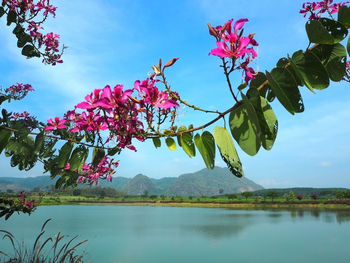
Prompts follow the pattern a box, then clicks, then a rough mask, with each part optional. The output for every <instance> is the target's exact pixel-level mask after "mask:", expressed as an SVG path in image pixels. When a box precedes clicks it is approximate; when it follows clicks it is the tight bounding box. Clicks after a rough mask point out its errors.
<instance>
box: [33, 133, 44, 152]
mask: <svg viewBox="0 0 350 263" xmlns="http://www.w3.org/2000/svg"><path fill="white" fill-rule="evenodd" d="M44 141H45V136H44V133H43V132H41V133H39V134H38V135H37V136H36V137H35V143H34V151H33V153H34V154H36V153H38V152H39V151H40V149H41V147H42V146H43V144H44Z"/></svg>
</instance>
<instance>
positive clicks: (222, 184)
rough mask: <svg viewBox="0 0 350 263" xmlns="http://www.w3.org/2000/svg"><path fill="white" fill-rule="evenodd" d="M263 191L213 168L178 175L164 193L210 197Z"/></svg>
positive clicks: (257, 186) (226, 172) (229, 173)
mask: <svg viewBox="0 0 350 263" xmlns="http://www.w3.org/2000/svg"><path fill="white" fill-rule="evenodd" d="M220 189H222V190H223V192H222V194H225V193H238V192H245V191H255V190H259V189H263V187H262V186H261V185H258V184H256V183H254V182H253V181H251V180H249V179H247V178H245V177H243V178H237V177H235V176H233V175H232V173H231V172H230V171H229V170H228V169H227V168H220V167H215V168H214V169H213V170H209V169H203V170H200V171H198V172H195V173H191V174H184V175H180V176H179V177H178V179H177V180H176V181H175V182H174V183H173V184H172V185H171V186H170V187H169V188H168V189H167V190H166V191H165V194H166V195H169V196H176V195H180V196H212V195H218V194H220Z"/></svg>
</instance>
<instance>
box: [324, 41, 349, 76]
mask: <svg viewBox="0 0 350 263" xmlns="http://www.w3.org/2000/svg"><path fill="white" fill-rule="evenodd" d="M326 69H327V72H328V75H329V77H330V79H331V80H333V81H336V82H338V81H341V80H342V79H343V77H344V76H345V72H346V50H345V47H344V46H343V45H341V44H339V43H338V44H335V45H334V46H333V48H332V51H331V54H330V57H329V59H328V63H327V64H326Z"/></svg>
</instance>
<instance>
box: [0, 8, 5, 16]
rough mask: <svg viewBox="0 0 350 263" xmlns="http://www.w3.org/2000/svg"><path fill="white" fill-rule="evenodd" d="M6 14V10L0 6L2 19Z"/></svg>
mask: <svg viewBox="0 0 350 263" xmlns="http://www.w3.org/2000/svg"><path fill="white" fill-rule="evenodd" d="M4 14H5V9H4V8H3V7H2V6H0V17H2V16H3V15H4Z"/></svg>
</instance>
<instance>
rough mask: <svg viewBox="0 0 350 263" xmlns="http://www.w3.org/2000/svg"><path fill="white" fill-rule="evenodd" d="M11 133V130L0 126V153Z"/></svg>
mask: <svg viewBox="0 0 350 263" xmlns="http://www.w3.org/2000/svg"><path fill="white" fill-rule="evenodd" d="M11 135H12V131H9V130H6V129H3V128H0V154H1V153H2V150H3V149H4V148H5V147H6V145H7V143H8V142H9V140H10V138H11Z"/></svg>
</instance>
